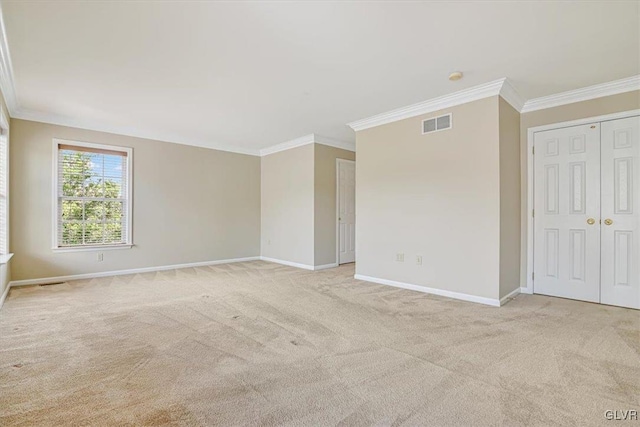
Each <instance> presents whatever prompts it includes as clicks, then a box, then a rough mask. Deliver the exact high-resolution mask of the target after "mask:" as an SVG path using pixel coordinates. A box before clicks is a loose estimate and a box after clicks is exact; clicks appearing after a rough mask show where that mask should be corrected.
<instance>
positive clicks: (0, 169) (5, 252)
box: [0, 108, 13, 264]
mask: <svg viewBox="0 0 640 427" xmlns="http://www.w3.org/2000/svg"><path fill="white" fill-rule="evenodd" d="M0 132H1V133H2V137H4V138H5V145H4V147H0V149H4V156H3V159H4V165H0V173H4V185H5V187H6V188H4V196H5V199H4V203H5V210H6V211H5V223H4V224H0V227H2V231H1V232H2V233H4V238H5V240H4V244H5V247H4V248H0V264H6V263H7V262H8V261H9V260H10V259H11V257H12V256H13V254H12V253H9V251H10V249H11V245H10V243H9V230H10V228H9V215H10V213H9V210H10V209H9V118H8V116H7V112H6V111H5V109H4V108H2V111H1V112H0Z"/></svg>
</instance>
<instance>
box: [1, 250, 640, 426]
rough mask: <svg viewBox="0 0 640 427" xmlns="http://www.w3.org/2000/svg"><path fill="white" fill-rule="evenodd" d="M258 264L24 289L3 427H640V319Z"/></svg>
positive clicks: (12, 336)
mask: <svg viewBox="0 0 640 427" xmlns="http://www.w3.org/2000/svg"><path fill="white" fill-rule="evenodd" d="M353 273H354V269H353V266H352V265H347V266H342V267H340V268H337V269H331V270H325V271H319V272H310V271H304V270H299V269H295V268H290V267H284V266H280V265H276V264H271V263H266V262H261V261H256V262H247V263H238V264H229V265H220V266H212V267H203V268H190V269H182V270H173V271H166V272H158V273H147V274H139V275H130V276H119V277H110V278H101V279H92V280H83V281H75V282H69V283H65V284H61V285H54V286H32V287H25V288H19V289H18V288H15V289H12V290H11V292H10V294H9V297H8V299H7V301H6V303H5V305H4V307H3V308H2V310H1V311H0V425H2V426H10V425H38V426H47V425H308V426H324V425H394V426H399V425H407V426H415V425H433V426H448V425H464V426H469V425H475V426H483V425H507V426H518V425H575V426H585V425H638V422H631V424H629V422H621V421H618V422H611V421H609V422H608V421H606V420H605V418H604V412H605V411H606V410H623V409H624V410H626V409H640V312H638V311H634V310H628V309H622V308H615V307H608V306H603V305H596V304H588V303H582V302H576V301H569V300H563V299H557V298H549V297H544V296H529V295H521V296H518V297H517V298H515V299H514V300H513V301H511V302H509V303H508V304H507V305H505V306H504V307H502V308H493V307H487V306H483V305H479V304H473V303H467V302H462V301H456V300H450V299H447V298H441V297H436V296H431V295H426V294H421V293H418V292H412V291H407V290H402V289H395V288H391V287H386V286H381V285H376V284H372V283H367V282H363V281H358V280H355V279H353Z"/></svg>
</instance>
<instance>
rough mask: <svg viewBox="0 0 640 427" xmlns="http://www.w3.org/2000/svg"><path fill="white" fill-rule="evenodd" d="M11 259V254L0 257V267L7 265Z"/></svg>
mask: <svg viewBox="0 0 640 427" xmlns="http://www.w3.org/2000/svg"><path fill="white" fill-rule="evenodd" d="M11 257H13V254H5V255H0V265H2V264H7V263H8V262H9V260H10V259H11Z"/></svg>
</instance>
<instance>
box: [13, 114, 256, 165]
mask: <svg viewBox="0 0 640 427" xmlns="http://www.w3.org/2000/svg"><path fill="white" fill-rule="evenodd" d="M11 117H13V118H15V119H21V120H30V121H33V122H40V123H47V124H52V125H58V126H67V127H72V128H77V129H86V130H91V131H96V132H106V133H113V134H116V135H122V136H131V137H135V138H143V139H152V140H155V141H161V142H170V143H173V144H181V145H190V146H194V147H201V148H209V149H211V150H219V151H228V152H231V153H237V154H247V155H250V156H259V155H260V151H259V150H258V149H251V148H242V147H235V146H231V145H226V144H212V143H211V142H210V141H203V140H197V139H191V138H183V137H181V136H179V135H175V134H172V135H170V134H166V133H160V132H147V131H144V130H140V129H137V128H132V127H122V126H106V125H104V124H101V123H94V122H87V121H85V120H75V119H71V118H69V117H66V116H60V115H56V114H49V113H43V112H37V111H31V110H18V111H16V112H15V113H14V114H13V115H12V116H11Z"/></svg>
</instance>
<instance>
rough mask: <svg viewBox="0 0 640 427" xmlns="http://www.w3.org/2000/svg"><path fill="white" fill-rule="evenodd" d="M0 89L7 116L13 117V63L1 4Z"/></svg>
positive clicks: (15, 105)
mask: <svg viewBox="0 0 640 427" xmlns="http://www.w3.org/2000/svg"><path fill="white" fill-rule="evenodd" d="M0 90H2V94H3V95H4V101H5V103H6V104H7V109H8V110H9V116H11V117H13V116H14V114H15V113H16V111H17V110H18V108H19V106H18V98H17V97H16V89H15V84H14V79H13V65H12V64H11V54H10V53H9V44H8V43H7V32H6V30H5V26H4V18H3V14H2V6H0Z"/></svg>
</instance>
